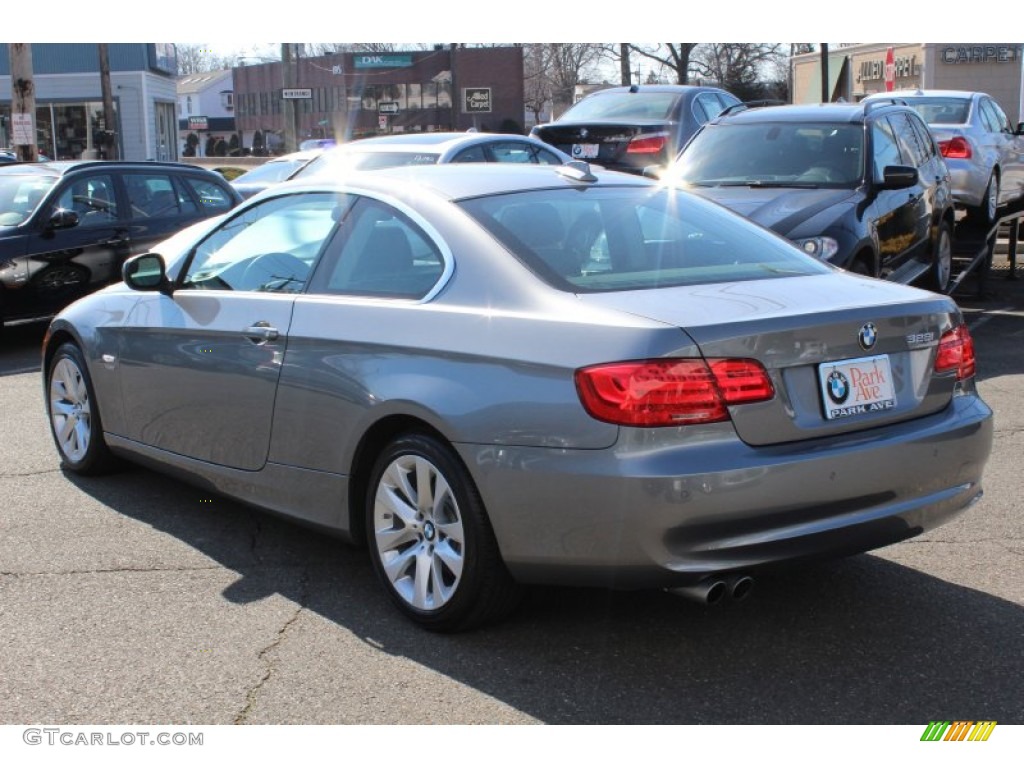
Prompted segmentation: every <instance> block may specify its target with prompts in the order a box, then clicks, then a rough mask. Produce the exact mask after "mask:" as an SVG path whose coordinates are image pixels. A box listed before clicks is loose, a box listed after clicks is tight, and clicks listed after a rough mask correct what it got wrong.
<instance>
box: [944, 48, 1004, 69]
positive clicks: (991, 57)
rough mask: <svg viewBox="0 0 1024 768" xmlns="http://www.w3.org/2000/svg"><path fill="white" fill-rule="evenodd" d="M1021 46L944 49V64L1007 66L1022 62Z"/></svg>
mask: <svg viewBox="0 0 1024 768" xmlns="http://www.w3.org/2000/svg"><path fill="white" fill-rule="evenodd" d="M1020 53H1021V47H1020V46H1019V45H957V46H952V45H951V46H949V47H948V48H943V49H942V63H943V64H1005V63H1008V62H1014V61H1020Z"/></svg>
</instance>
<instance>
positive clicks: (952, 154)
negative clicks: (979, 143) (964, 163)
mask: <svg viewBox="0 0 1024 768" xmlns="http://www.w3.org/2000/svg"><path fill="white" fill-rule="evenodd" d="M939 152H941V153H942V156H943V157H945V158H949V159H950V160H969V159H970V157H971V142H969V141H968V140H967V139H965V138H964V137H963V136H954V137H953V138H952V139H946V140H945V141H940V142H939Z"/></svg>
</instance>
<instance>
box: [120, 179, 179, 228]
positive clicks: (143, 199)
mask: <svg viewBox="0 0 1024 768" xmlns="http://www.w3.org/2000/svg"><path fill="white" fill-rule="evenodd" d="M124 184H125V189H126V190H127V192H128V202H129V204H130V205H131V215H132V218H134V219H147V218H164V217H178V216H181V215H182V213H183V212H190V213H192V212H195V210H196V204H195V203H193V202H192V200H191V199H190V198H189V197H188V196H187V195H186V194H184V190H181V189H180V188H175V185H174V180H173V179H172V177H171V176H170V175H169V174H166V173H126V174H125V175H124Z"/></svg>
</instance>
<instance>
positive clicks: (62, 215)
mask: <svg viewBox="0 0 1024 768" xmlns="http://www.w3.org/2000/svg"><path fill="white" fill-rule="evenodd" d="M46 226H47V228H48V229H70V228H71V227H77V226H78V214H77V213H75V212H74V211H69V210H68V209H67V208H58V209H57V210H56V211H54V212H53V215H52V216H50V218H49V219H47V220H46Z"/></svg>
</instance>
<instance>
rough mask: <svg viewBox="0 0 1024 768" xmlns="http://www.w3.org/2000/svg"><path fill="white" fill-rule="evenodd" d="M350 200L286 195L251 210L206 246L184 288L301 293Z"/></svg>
mask: <svg viewBox="0 0 1024 768" xmlns="http://www.w3.org/2000/svg"><path fill="white" fill-rule="evenodd" d="M348 205H349V198H348V197H347V196H346V195H335V194H327V193H310V194H296V195H287V196H285V197H276V198H274V199H272V200H267V201H266V202H264V203H262V204H261V205H258V206H254V207H252V208H249V209H248V210H246V211H245V212H244V213H242V214H240V215H238V216H235V217H234V218H232V219H231V220H229V221H228V222H226V223H225V224H224V225H223V226H222V227H220V228H219V229H217V230H215V231H214V232H213V234H211V235H210V236H209V237H208V238H206V239H205V240H204V241H203V242H201V243H200V244H199V245H198V246H197V247H196V250H195V253H194V254H193V256H192V260H191V262H190V263H189V265H188V269H187V271H186V273H185V277H184V281H183V285H184V287H185V288H192V289H206V290H229V291H274V292H278V293H298V292H299V291H301V290H302V289H303V288H304V287H305V285H306V281H307V280H308V278H309V275H310V273H311V272H312V270H313V266H314V264H315V263H316V260H317V257H318V256H319V255H320V252H321V251H322V250H323V248H324V246H325V245H326V243H327V241H328V240H329V239H330V236H331V233H332V232H333V231H334V229H335V228H336V227H337V225H338V222H339V221H341V220H342V219H343V218H344V216H345V213H346V211H347V209H348Z"/></svg>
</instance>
